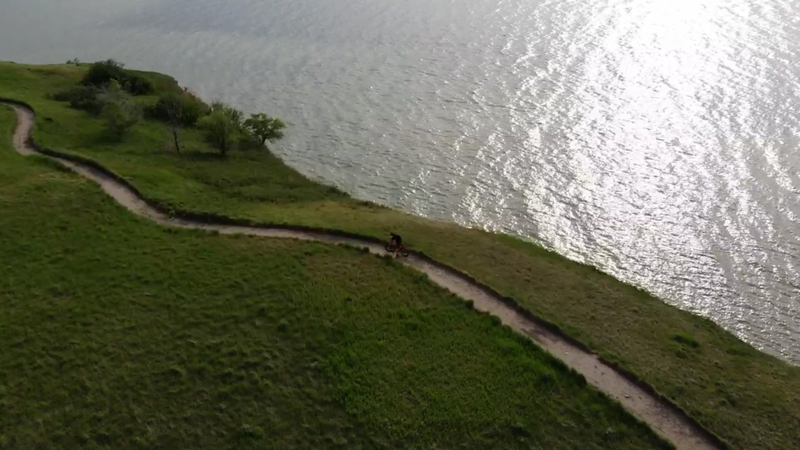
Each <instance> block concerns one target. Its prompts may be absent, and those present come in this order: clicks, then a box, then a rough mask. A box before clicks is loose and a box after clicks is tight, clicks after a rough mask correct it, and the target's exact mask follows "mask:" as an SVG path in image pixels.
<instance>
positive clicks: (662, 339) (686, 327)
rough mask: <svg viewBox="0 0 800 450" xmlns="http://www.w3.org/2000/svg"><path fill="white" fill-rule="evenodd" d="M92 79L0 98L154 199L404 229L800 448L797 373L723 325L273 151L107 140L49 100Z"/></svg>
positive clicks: (699, 410)
mask: <svg viewBox="0 0 800 450" xmlns="http://www.w3.org/2000/svg"><path fill="white" fill-rule="evenodd" d="M83 70H85V69H84V68H82V67H75V66H63V65H59V66H24V65H16V64H10V63H0V96H4V97H10V98H16V99H19V100H24V101H26V102H28V103H30V104H31V105H32V106H33V107H34V108H36V110H37V113H38V120H37V128H36V130H35V138H36V140H37V141H38V142H39V143H40V144H43V145H45V146H47V147H50V148H53V149H58V150H61V151H66V152H71V153H75V154H80V155H82V156H85V157H89V158H92V159H94V160H96V161H98V162H100V163H101V164H103V165H104V166H106V167H108V168H110V169H111V170H113V171H115V172H116V173H118V174H120V175H122V176H123V177H125V178H126V179H128V180H129V181H131V182H132V183H133V184H134V185H136V186H137V188H138V189H139V190H140V191H141V192H142V193H143V194H144V195H145V196H146V197H147V198H148V199H150V200H151V201H154V202H157V203H160V204H161V205H164V206H166V207H169V208H174V209H178V210H187V211H194V212H205V213H215V214H221V215H226V216H230V217H234V218H243V219H249V220H254V221H258V222H264V223H291V224H297V225H307V226H320V227H326V228H337V229H341V230H346V231H351V232H356V233H360V234H364V235H369V236H375V237H379V238H385V237H386V234H387V233H388V232H389V231H391V230H394V231H398V232H399V233H401V234H402V235H403V236H404V237H405V239H406V241H407V243H408V245H409V246H411V247H414V248H416V249H420V250H422V251H424V252H425V253H427V254H429V255H431V256H433V257H434V258H436V259H438V260H440V261H443V262H445V263H447V264H450V265H452V266H455V267H458V268H459V269H461V270H463V271H465V272H467V273H469V274H471V275H472V276H474V277H476V278H477V279H479V280H481V281H483V282H484V283H486V284H488V285H490V286H492V287H494V288H495V289H497V290H498V291H500V292H502V293H504V294H505V295H508V296H511V297H513V298H515V299H516V300H517V301H519V302H520V303H521V304H523V305H524V306H525V307H526V308H528V309H529V310H530V311H532V312H534V313H535V314H537V315H539V316H541V317H543V318H545V319H547V320H549V321H551V322H553V323H555V324H557V325H559V326H560V327H561V328H562V329H564V330H565V331H566V332H567V333H569V334H570V335H571V336H572V337H574V338H576V339H578V340H580V341H582V342H584V343H585V344H587V345H588V346H589V347H591V348H593V349H595V350H596V351H597V352H598V353H600V354H602V355H603V356H605V357H607V358H608V359H610V360H612V361H615V362H617V363H618V364H620V365H621V366H622V367H624V368H626V369H627V370H629V371H631V372H633V373H635V374H637V375H638V376H640V377H641V378H642V379H644V380H645V381H647V382H649V383H650V384H652V385H654V386H655V387H656V388H657V389H658V390H659V391H660V392H662V393H663V394H664V395H666V396H667V397H669V398H671V399H672V400H674V401H675V402H676V403H677V404H678V405H680V406H681V407H683V408H684V409H685V410H686V411H687V412H689V413H690V414H691V415H692V416H693V417H695V418H696V419H697V420H698V421H699V422H701V423H702V424H703V425H704V426H706V427H707V428H708V429H710V430H712V431H713V432H715V433H716V434H718V435H719V436H721V437H722V438H723V439H725V440H726V441H728V442H729V443H730V444H732V446H733V447H734V448H738V449H755V448H758V449H775V450H785V449H788V448H793V447H794V446H795V445H796V443H797V442H800V396H799V394H798V392H800V369H798V368H796V367H792V366H789V365H787V364H785V363H783V362H781V361H779V360H778V359H776V358H773V357H770V356H767V355H765V354H762V353H760V352H758V351H756V350H754V349H753V348H752V347H750V346H748V345H746V344H744V343H742V342H741V341H739V340H738V339H737V338H735V337H734V336H733V335H731V334H729V333H727V332H725V331H724V330H722V329H721V328H720V327H718V326H716V325H714V324H713V323H712V322H710V321H708V320H705V319H703V318H700V317H697V316H694V315H692V314H689V313H686V312H683V311H680V310H678V309H676V308H673V307H670V306H667V305H665V304H664V303H663V302H662V301H660V300H658V299H656V298H653V297H652V296H650V295H648V294H647V293H645V292H642V291H640V290H638V289H635V288H633V287H631V286H629V285H626V284H624V283H622V282H619V281H617V280H615V279H614V278H612V277H610V276H607V275H605V274H602V273H600V272H598V271H596V270H594V269H593V268H591V267H587V266H583V265H580V264H577V263H574V262H571V261H568V260H566V259H565V258H562V257H561V256H559V255H556V254H554V253H552V252H548V251H546V250H544V249H542V248H540V247H538V246H536V245H533V244H529V243H525V242H522V241H520V240H517V239H514V238H511V237H507V236H502V235H495V234H490V233H486V232H482V231H478V230H469V229H464V228H461V227H458V226H456V225H455V224H450V223H443V222H434V221H429V220H425V219H422V218H418V217H414V216H411V215H408V214H404V213H401V212H398V211H394V210H391V209H388V208H383V207H380V206H376V205H372V204H368V203H365V202H360V201H357V200H354V199H352V198H350V197H348V196H347V195H345V194H344V193H341V192H340V191H338V190H336V189H334V188H331V187H327V186H323V185H320V184H318V183H315V182H312V181H309V180H308V179H306V178H304V177H302V176H301V175H299V174H298V173H297V172H296V171H294V170H292V169H291V168H289V167H287V166H285V165H284V164H283V163H281V161H280V160H278V159H276V158H275V157H273V156H271V155H270V154H269V153H267V152H248V153H241V152H237V153H233V154H231V156H230V158H228V160H226V161H220V160H218V159H216V158H212V157H209V155H210V150H209V149H208V148H207V147H206V145H205V144H203V143H202V142H201V141H200V139H199V135H198V134H197V133H196V132H195V131H190V132H187V133H185V134H184V139H185V142H186V143H187V146H188V147H189V149H190V150H191V151H190V152H188V154H184V155H176V154H174V153H172V152H169V151H167V150H166V149H167V147H168V144H167V143H168V140H169V139H168V134H167V131H166V129H165V128H164V127H163V126H162V125H161V124H158V123H155V122H147V123H145V124H142V125H140V126H138V128H137V129H136V130H135V131H134V132H133V133H132V135H131V137H130V138H128V139H127V140H126V141H125V142H124V143H122V144H109V143H107V142H106V141H105V140H103V139H102V138H101V124H100V122H99V121H97V120H96V119H93V118H91V117H89V116H88V115H87V114H85V113H83V112H80V111H75V110H71V109H69V108H67V107H66V106H65V105H64V104H61V103H57V102H53V101H50V100H48V99H47V98H46V95H47V94H48V93H52V92H55V91H57V90H60V89H62V88H64V87H66V86H68V85H70V84H72V83H74V82H76V81H77V80H78V79H79V78H80V76H81V73H82V71H83ZM151 76H153V77H154V78H156V79H158V80H159V85H160V86H161V87H162V89H167V88H168V86H169V85H170V80H169V79H168V78H166V77H163V76H159V75H151ZM145 101H148V99H145ZM288 132H290V133H291V132H296V133H301V132H302V130H291V129H290V130H288Z"/></svg>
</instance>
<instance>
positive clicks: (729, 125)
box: [0, 0, 800, 364]
mask: <svg viewBox="0 0 800 450" xmlns="http://www.w3.org/2000/svg"><path fill="white" fill-rule="evenodd" d="M75 57H77V58H80V59H81V60H84V61H93V60H99V59H105V58H109V57H113V58H115V59H118V60H121V61H123V62H125V63H127V64H128V65H129V66H134V67H136V68H142V69H150V70H156V71H161V72H166V73H169V74H171V75H173V76H175V77H176V78H178V79H179V80H180V81H181V83H182V84H185V85H187V86H189V87H190V88H191V89H193V90H195V91H196V92H198V93H199V94H200V95H201V96H203V97H205V98H207V99H224V100H226V101H228V102H230V103H233V104H234V105H236V106H238V107H240V108H242V109H244V110H246V111H264V112H268V113H270V114H273V115H277V116H280V117H282V118H285V119H286V120H287V122H288V123H289V124H290V125H291V128H290V130H289V133H288V137H287V139H286V140H285V141H284V142H282V143H281V144H280V145H279V146H278V147H277V148H276V151H277V152H278V153H279V154H280V155H281V156H282V157H283V158H284V159H285V160H286V161H287V162H288V163H289V164H291V165H293V166H294V167H296V168H298V169H299V170H301V171H302V172H304V173H306V174H308V175H311V176H313V177H316V178H319V179H322V180H325V181H327V182H329V183H333V184H336V185H337V186H340V187H342V188H344V189H345V190H347V191H348V192H350V193H352V194H354V195H355V196H357V197H360V198H364V199H370V200H375V201H379V202H381V203H384V204H387V205H391V206H395V207H398V208H402V209H404V210H407V211H410V212H413V213H416V214H420V215H423V216H428V217H434V218H444V219H450V220H454V221H457V222H459V223H462V224H465V225H469V226H475V227H483V228H486V229H490V230H496V231H502V232H505V233H509V234H513V235H517V236H521V237H524V238H528V239H531V240H534V241H536V242H539V243H540V244H542V245H545V246H546V247H548V248H551V249H554V250H556V251H558V252H560V253H562V254H564V255H566V256H568V257H569V258H572V259H574V260H577V261H582V262H586V263H589V264H593V265H595V266H597V267H599V268H601V269H602V270H604V271H606V272H608V273H611V274H613V275H615V276H617V277H618V278H621V279H623V280H626V281H628V282H631V283H634V284H636V285H639V286H642V287H644V288H646V289H648V290H649V291H651V292H653V293H654V294H656V295H658V296H660V297H662V298H664V299H665V300H666V301H667V302H669V303H671V304H674V305H677V306H679V307H681V308H684V309H687V310H691V311H695V312H698V313H700V314H703V315H705V316H708V317H711V318H712V319H713V320H715V321H716V322H718V323H720V324H721V325H723V326H724V327H726V328H727V329H729V330H731V331H733V332H734V333H736V334H737V335H739V336H740V337H742V338H743V339H745V340H747V341H748V342H751V343H753V345H755V346H757V347H758V348H761V349H763V350H764V351H767V352H769V353H772V354H775V355H779V356H782V357H783V358H784V359H787V360H789V361H792V362H794V363H796V364H800V272H799V271H800V257H798V255H799V254H800V224H799V223H798V215H800V200H798V199H799V198H800V197H799V196H798V194H800V176H799V175H798V170H800V151H798V142H799V141H800V125H799V124H798V105H800V67H799V66H798V64H799V63H798V61H800V2H796V1H789V0H606V1H594V0H590V1H587V0H581V1H577V0H561V1H554V0H548V1H536V0H459V1H454V0H453V1H451V0H404V1H402V2H398V1H389V0H336V1H334V0H292V1H289V0H139V1H132V0H125V1H122V0H71V1H69V2H67V1H62V0H25V1H24V2H22V1H14V0H0V60H14V61H18V62H29V63H52V62H63V61H66V60H67V59H70V58H75Z"/></svg>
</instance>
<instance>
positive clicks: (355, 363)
mask: <svg viewBox="0 0 800 450" xmlns="http://www.w3.org/2000/svg"><path fill="white" fill-rule="evenodd" d="M14 123H15V116H14V115H13V113H12V112H11V111H10V110H8V109H7V108H5V107H4V106H0V131H1V132H2V134H3V138H2V139H0V211H2V214H0V255H2V259H0V273H2V277H0V448H3V449H6V448H9V449H35V448H54V449H55V448H57V449H65V448H87V449H91V448H169V449H173V448H174V449H177V448H207V449H222V448H236V449H245V448H275V449H290V448H297V449H309V448H348V449H353V448H410V447H414V446H418V447H419V448H548V449H574V448H581V449H598V450H599V449H601V448H609V446H610V447H614V448H620V449H630V450H638V449H658V448H662V449H663V448H670V447H669V446H668V445H666V444H664V443H663V442H662V441H660V440H659V439H657V438H656V437H655V436H654V435H653V434H652V432H651V431H650V430H649V429H648V428H647V427H646V426H644V425H642V424H639V423H638V422H636V421H635V420H634V419H633V418H631V417H630V416H629V415H628V414H627V413H625V412H624V411H623V410H622V409H621V407H619V406H618V405H617V404H615V403H612V402H610V401H609V400H608V399H607V398H606V397H604V396H603V395H602V394H600V393H599V392H597V391H595V390H593V389H591V388H588V387H586V386H585V382H584V381H583V378H581V377H579V376H577V375H575V374H574V373H573V372H570V371H568V370H567V369H565V367H564V366H563V365H561V364H560V363H559V362H558V361H555V360H553V359H552V358H551V357H550V356H548V355H546V354H544V353H543V352H542V351H540V350H539V349H538V348H537V347H535V346H533V345H532V344H531V343H530V342H529V341H527V340H526V339H525V338H523V337H520V336H518V335H516V334H515V333H513V332H511V331H510V330H508V329H506V328H504V327H502V326H500V325H498V324H497V323H496V321H494V320H492V318H491V317H489V316H486V315H482V314H477V313H475V312H474V311H472V310H470V309H469V308H467V307H466V304H465V303H463V302H462V301H460V300H459V299H458V298H456V297H454V296H452V295H451V294H449V293H446V292H445V291H443V290H441V289H439V288H437V287H435V286H433V285H432V284H431V283H430V282H428V280H427V278H425V277H423V276H420V275H419V274H417V273H416V272H413V271H411V270H409V269H406V268H404V267H402V266H400V265H399V264H396V263H395V262H394V261H392V260H390V259H388V258H387V259H383V260H381V259H378V258H375V257H373V256H370V255H368V254H366V253H363V252H360V251H356V250H352V249H347V248H343V247H332V246H327V245H322V244H312V243H301V242H294V241H286V240H273V239H257V238H248V237H230V236H218V235H217V236H215V235H211V234H206V233H200V232H193V231H186V230H170V229H162V228H159V227H157V226H156V225H153V224H151V223H149V222H147V221H145V220H142V219H139V218H136V217H134V216H132V215H130V214H129V213H127V212H126V211H124V210H123V209H122V208H121V207H119V206H117V205H116V204H114V203H113V201H112V200H110V199H109V198H107V197H106V196H105V195H104V194H103V193H101V192H100V191H99V189H98V188H97V187H96V186H94V185H93V184H92V183H91V182H89V181H86V180H83V179H82V178H80V177H78V176H76V175H74V174H71V173H69V172H65V171H63V170H58V166H57V165H55V164H54V163H50V162H49V161H46V160H44V159H40V158H23V157H21V156H18V155H16V154H15V153H14V152H13V151H12V150H11V148H10V139H9V132H10V130H11V129H12V127H13V124H14ZM609 430H611V431H609Z"/></svg>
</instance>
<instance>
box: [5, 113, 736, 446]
mask: <svg viewBox="0 0 800 450" xmlns="http://www.w3.org/2000/svg"><path fill="white" fill-rule="evenodd" d="M9 105H10V106H11V107H12V108H14V110H15V111H16V113H17V116H18V119H19V123H18V125H17V128H16V130H15V132H14V147H15V148H16V150H17V151H18V152H20V153H22V154H23V155H31V154H36V153H38V152H37V151H36V150H35V149H34V148H33V147H32V146H30V145H29V136H30V132H31V128H32V126H33V122H34V113H33V111H32V110H30V109H28V108H26V107H23V106H20V105H16V104H10V103H9ZM50 157H51V158H53V159H56V160H58V161H59V162H60V163H61V164H63V165H65V166H66V167H68V168H70V169H72V170H73V171H75V172H77V173H78V174H80V175H83V176H85V177H86V178H89V179H91V180H92V181H94V182H96V183H97V184H99V185H100V187H101V188H102V189H103V190H104V191H105V192H106V193H108V194H109V195H110V196H111V197H113V198H114V199H115V200H116V201H117V202H119V203H120V204H121V205H123V206H124V207H126V208H127V209H129V210H130V211H131V212H133V213H135V214H138V215H140V216H144V217H147V218H149V219H151V220H153V221H155V222H157V223H159V224H161V225H164V226H170V227H179V228H194V229H202V230H213V231H217V232H219V233H223V234H248V235H254V236H264V237H271V238H289V239H301V240H306V241H318V242H326V243H331V244H339V243H342V244H349V245H352V246H356V247H362V248H367V249H369V251H370V253H374V254H376V255H384V254H386V251H385V250H384V248H383V246H382V245H379V244H376V243H373V242H369V241H366V240H365V241H362V240H358V239H353V238H345V237H340V236H336V235H332V234H327V233H323V232H314V231H296V230H288V229H281V228H269V227H258V228H255V227H245V226H228V225H218V224H212V223H201V222H193V221H188V220H183V219H175V218H172V217H169V216H167V215H165V214H162V213H161V212H159V211H157V210H156V209H154V208H152V207H151V206H150V205H148V204H147V203H146V202H145V201H144V200H142V199H141V198H139V197H138V196H137V194H136V193H134V192H132V191H131V190H130V189H129V188H128V187H127V186H124V185H122V184H120V183H119V182H118V181H117V180H115V179H113V178H112V177H110V176H109V175H108V174H106V173H104V172H102V171H100V170H97V169H94V168H91V167H88V166H85V165H82V164H79V163H75V162H72V161H67V160H65V159H60V158H56V157H52V156H50ZM402 262H403V263H404V264H406V265H407V266H410V267H412V268H414V269H416V270H419V271H421V272H423V273H425V274H427V275H428V276H429V277H430V279H431V280H432V281H433V282H434V283H436V284H438V285H439V286H441V287H443V288H445V289H447V290H449V291H451V292H453V293H454V294H456V295H458V296H459V297H462V298H464V299H466V300H471V301H472V302H473V303H474V305H475V309H477V310H479V311H484V312H487V313H490V314H492V315H494V316H497V317H498V318H499V319H500V320H501V321H502V322H503V323H504V324H506V325H508V326H510V327H511V328H513V329H514V330H516V331H518V332H520V333H522V334H524V335H525V336H527V337H529V338H530V339H531V340H533V341H534V342H535V343H536V344H537V345H539V346H540V347H541V348H543V349H545V350H546V351H548V352H549V353H551V354H552V355H554V356H555V357H557V358H559V359H560V360H562V361H563V362H564V363H566V364H567V365H568V366H569V367H572V368H573V369H575V370H576V371H577V372H579V373H581V374H583V375H584V376H585V377H586V381H587V382H588V383H589V384H591V385H592V386H594V387H596V388H597V389H599V390H600V391H602V392H604V393H605V394H606V395H608V396H609V397H611V398H613V399H615V400H617V401H618V402H619V403H621V404H622V405H623V406H624V407H625V409H627V410H628V411H629V412H630V413H632V414H633V415H634V416H636V417H638V418H639V419H640V420H642V421H643V422H645V423H647V424H648V425H650V427H651V428H652V429H653V430H654V431H655V432H656V433H658V434H659V435H661V436H662V437H664V438H665V439H667V440H668V441H670V442H672V443H673V445H675V447H676V448H678V449H679V450H706V449H708V450H712V449H713V450H717V449H721V448H722V447H720V446H718V445H717V444H716V443H715V442H714V441H713V440H712V439H710V438H709V437H707V435H706V433H704V432H703V431H702V430H700V429H699V428H698V427H697V426H695V425H694V424H693V423H692V422H691V421H690V420H688V419H687V418H686V417H685V416H684V415H683V414H682V413H680V412H679V411H677V410H676V409H675V408H674V407H672V406H671V405H669V404H667V402H664V401H662V400H661V399H659V398H658V397H656V396H654V395H652V394H651V393H649V392H647V391H645V390H643V389H642V388H640V387H639V386H638V385H636V384H634V383H633V382H632V381H630V380H629V379H628V378H627V377H625V376H624V375H623V374H621V373H619V372H617V371H616V370H615V369H614V368H612V367H610V366H608V365H606V364H605V363H603V362H602V361H600V360H599V359H598V357H597V356H595V355H593V354H591V353H588V352H586V351H584V350H582V349H580V348H578V347H576V346H574V345H572V344H571V343H570V342H568V341H567V340H565V339H564V338H562V337H561V336H558V335H556V334H555V333H553V332H551V331H549V330H548V329H545V328H543V327H541V326H539V325H538V324H536V323H534V322H532V321H531V320H529V319H528V318H526V317H524V316H522V315H521V314H520V313H518V312H517V311H515V310H514V309H512V308H511V307H509V306H508V305H507V304H505V303H504V302H503V300H502V299H501V298H499V297H498V296H497V295H495V294H493V293H490V292H488V291H487V290H485V289H483V288H482V287H480V286H478V285H476V284H475V283H473V282H471V281H469V280H468V279H467V278H466V277H465V276H463V275H461V274H459V273H457V272H456V271H453V270H448V269H443V268H441V267H438V266H436V265H434V264H432V263H430V262H428V261H426V260H425V259H423V258H420V257H418V256H416V255H414V254H413V253H412V255H411V256H410V257H408V258H406V259H403V260H402Z"/></svg>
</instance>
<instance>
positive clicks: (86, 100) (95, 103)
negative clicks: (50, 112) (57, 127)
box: [53, 86, 103, 115]
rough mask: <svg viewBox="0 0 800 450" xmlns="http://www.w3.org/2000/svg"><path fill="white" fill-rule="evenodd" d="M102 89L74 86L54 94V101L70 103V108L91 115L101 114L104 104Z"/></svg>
mask: <svg viewBox="0 0 800 450" xmlns="http://www.w3.org/2000/svg"><path fill="white" fill-rule="evenodd" d="M100 93H101V89H99V88H97V87H95V86H74V87H72V88H69V89H67V90H64V91H60V92H57V93H55V94H53V100H56V101H59V102H69V106H70V107H72V108H75V109H82V110H84V111H87V112H89V113H90V114H94V115H97V114H100V111H102V109H103V103H102V101H101V99H100V97H99V96H100Z"/></svg>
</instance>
